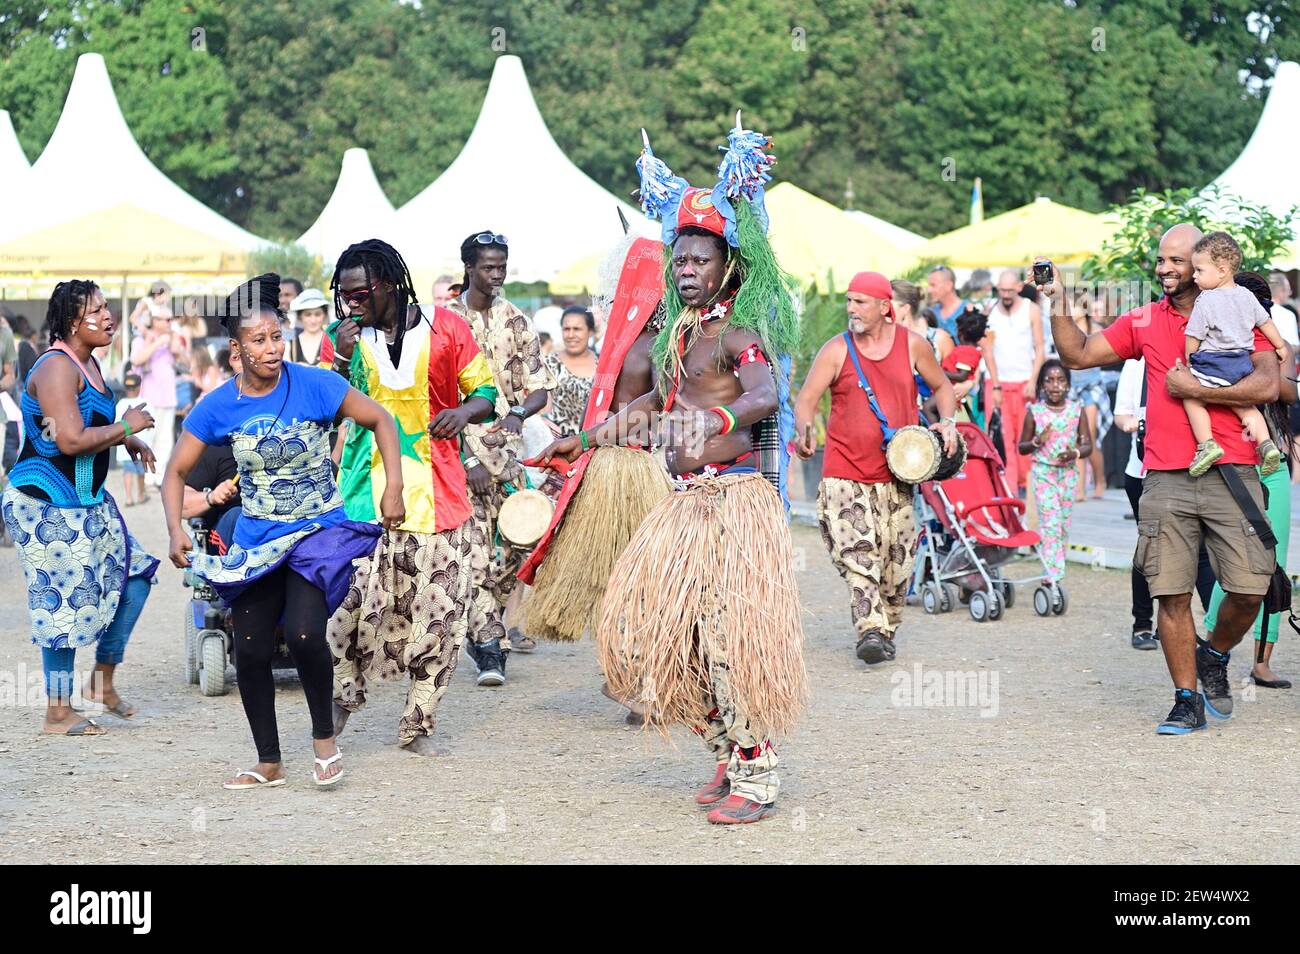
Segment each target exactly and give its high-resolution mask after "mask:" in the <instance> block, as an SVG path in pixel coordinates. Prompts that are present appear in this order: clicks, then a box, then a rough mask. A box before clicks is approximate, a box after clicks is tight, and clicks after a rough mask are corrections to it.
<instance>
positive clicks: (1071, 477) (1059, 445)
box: [1019, 358, 1092, 583]
mask: <svg viewBox="0 0 1300 954" xmlns="http://www.w3.org/2000/svg"><path fill="white" fill-rule="evenodd" d="M1019 449H1020V453H1022V454H1027V455H1029V456H1030V457H1031V458H1032V464H1031V467H1030V478H1031V481H1032V483H1033V487H1034V499H1035V501H1036V502H1037V504H1038V520H1039V533H1040V535H1041V536H1042V538H1043V547H1042V554H1043V562H1044V563H1045V564H1046V566H1047V577H1048V579H1049V580H1050V581H1051V582H1053V583H1056V582H1059V581H1060V580H1061V579H1062V578H1063V577H1064V576H1065V548H1066V545H1067V544H1068V543H1069V542H1070V514H1071V512H1072V511H1073V510H1074V500H1075V496H1074V495H1075V491H1076V490H1077V489H1078V486H1079V471H1078V468H1076V467H1075V464H1076V463H1077V462H1078V461H1079V460H1080V459H1081V458H1085V457H1087V456H1088V455H1089V454H1090V453H1092V432H1091V430H1090V429H1089V427H1088V419H1087V418H1086V417H1085V416H1084V414H1083V402H1082V401H1079V400H1074V399H1071V398H1070V372H1069V371H1068V370H1067V369H1066V367H1065V365H1063V364H1061V362H1060V361H1058V360H1057V359H1055V358H1051V359H1049V360H1047V361H1044V362H1043V366H1042V368H1041V369H1039V372H1038V385H1037V399H1036V400H1035V401H1034V402H1033V403H1032V404H1030V405H1029V407H1028V408H1026V413H1025V426H1024V427H1023V428H1022V429H1021V432H1020V448H1019Z"/></svg>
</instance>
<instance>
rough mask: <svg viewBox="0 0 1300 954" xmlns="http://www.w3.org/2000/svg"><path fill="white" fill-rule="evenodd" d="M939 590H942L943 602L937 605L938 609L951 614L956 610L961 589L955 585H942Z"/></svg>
mask: <svg viewBox="0 0 1300 954" xmlns="http://www.w3.org/2000/svg"><path fill="white" fill-rule="evenodd" d="M941 589H942V590H943V602H942V603H941V604H940V605H939V609H940V610H941V611H942V612H944V613H951V612H952V611H953V610H954V609H956V608H957V604H958V602H960V600H961V587H959V586H958V585H957V584H956V583H944V584H942V586H941Z"/></svg>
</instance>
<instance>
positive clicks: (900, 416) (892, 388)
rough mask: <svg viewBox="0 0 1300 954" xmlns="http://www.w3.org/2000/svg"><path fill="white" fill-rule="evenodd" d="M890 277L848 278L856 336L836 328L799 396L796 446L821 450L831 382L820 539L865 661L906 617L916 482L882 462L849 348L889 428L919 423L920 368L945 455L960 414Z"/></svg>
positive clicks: (805, 451) (808, 451)
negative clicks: (822, 407)
mask: <svg viewBox="0 0 1300 954" xmlns="http://www.w3.org/2000/svg"><path fill="white" fill-rule="evenodd" d="M891 294H892V292H891V288H890V285H889V280H888V279H887V278H885V276H884V275H881V274H880V273H879V272H859V273H858V274H857V275H855V276H854V277H853V281H852V282H850V283H849V290H848V294H847V295H846V296H845V297H846V300H847V308H848V314H849V322H848V326H849V333H850V336H851V337H852V344H851V345H850V344H848V343H847V342H846V341H845V338H844V336H843V335H836V336H835V337H834V338H832V339H831V340H830V341H828V342H826V344H824V345H822V349H821V351H819V352H818V353H817V357H816V359H814V361H813V363H812V367H811V368H809V369H808V375H807V377H805V378H804V383H803V388H802V389H801V390H800V391H799V397H798V398H797V399H796V401H795V411H794V415H795V434H796V450H797V452H798V454H799V456H800V457H803V458H805V459H807V458H809V457H811V456H812V455H813V452H814V451H816V449H817V444H816V439H815V438H814V437H813V418H814V417H815V416H816V414H817V405H818V404H819V403H820V402H821V398H822V395H823V394H825V393H826V390H827V388H829V389H830V392H831V415H830V420H829V421H828V422H827V425H826V454H825V458H824V462H823V464H822V482H821V488H820V489H819V491H818V495H817V512H818V519H819V521H820V523H821V529H822V539H824V540H825V541H826V546H827V548H828V549H829V550H830V554H831V560H832V561H833V562H834V564H835V568H836V569H837V570H839V572H840V576H842V577H844V579H845V581H846V582H847V583H848V584H849V590H850V592H851V594H852V601H853V602H852V606H851V611H852V615H853V628H854V630H855V631H856V633H857V636H858V645H857V656H858V658H859V659H861V660H862V661H863V662H865V663H878V662H883V661H885V660H889V659H893V658H894V655H895V648H894V633H895V632H896V631H897V629H898V625H899V623H900V622H901V621H902V615H903V604H904V602H905V601H906V599H907V586H908V580H909V578H910V576H911V573H912V545H913V543H914V542H915V540H916V528H915V527H914V525H913V520H912V487H911V485H909V484H903V483H900V482H899V481H897V480H895V479H894V475H893V474H892V473H890V470H889V467H888V465H887V464H886V463H885V446H884V445H885V434H884V431H883V430H882V428H881V425H880V421H879V419H878V418H877V417H876V414H875V412H874V411H873V410H872V409H871V405H870V403H869V401H868V400H867V394H866V391H864V390H863V389H862V387H861V386H860V385H859V383H858V372H857V368H856V367H855V365H854V363H853V356H852V355H851V354H850V353H849V350H848V349H849V347H852V348H854V349H856V352H857V357H858V363H859V364H861V366H862V372H863V373H864V374H865V375H866V377H867V380H868V382H869V383H870V384H871V389H872V391H873V392H874V393H875V396H876V402H877V404H878V405H879V408H880V410H881V412H882V413H883V414H884V416H885V420H886V421H887V423H888V426H889V427H891V428H895V429H897V428H900V427H905V426H907V425H909V424H915V423H917V419H918V418H917V410H916V405H917V391H916V377H915V376H916V375H920V377H921V379H922V380H923V381H925V383H926V384H928V385H929V386H930V388H931V389H932V390H933V392H934V396H935V400H936V402H937V404H938V407H939V413H940V415H941V420H940V421H939V423H937V424H934V425H932V428H933V429H934V430H935V431H937V432H938V433H939V435H940V437H941V438H942V439H943V443H944V447H945V448H946V450H947V452H948V453H950V454H951V453H953V452H954V451H955V449H956V441H957V431H956V428H955V427H954V426H953V415H954V414H955V413H956V410H957V398H956V395H955V394H954V393H953V390H952V384H951V383H950V382H949V381H948V378H947V377H946V376H945V375H944V373H943V370H942V369H941V368H940V367H939V363H938V361H936V360H935V357H934V350H933V349H932V348H931V347H930V345H929V343H928V342H927V341H926V340H925V339H924V338H922V337H921V336H920V335H918V334H914V333H913V332H911V331H909V330H908V329H907V328H905V327H904V326H903V325H900V324H896V323H895V322H894V315H893V306H892V305H891V304H890V296H891Z"/></svg>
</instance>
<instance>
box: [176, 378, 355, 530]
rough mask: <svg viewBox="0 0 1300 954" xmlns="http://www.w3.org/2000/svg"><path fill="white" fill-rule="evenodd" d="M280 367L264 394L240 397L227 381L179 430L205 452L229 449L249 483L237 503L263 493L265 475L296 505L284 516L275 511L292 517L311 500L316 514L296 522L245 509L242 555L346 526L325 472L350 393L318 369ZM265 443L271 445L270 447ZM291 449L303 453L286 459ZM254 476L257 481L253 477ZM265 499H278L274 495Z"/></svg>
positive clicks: (288, 504) (338, 499)
mask: <svg viewBox="0 0 1300 954" xmlns="http://www.w3.org/2000/svg"><path fill="white" fill-rule="evenodd" d="M281 367H282V368H283V372H282V373H281V375H280V381H279V383H278V384H277V385H276V386H275V390H273V391H271V392H270V393H269V394H266V395H263V396H262V397H249V396H248V395H247V394H245V395H241V394H240V393H239V390H238V388H237V379H232V380H230V381H227V382H226V383H225V384H223V385H221V386H220V387H218V388H216V389H215V390H213V391H211V392H209V393H208V394H206V395H204V396H203V397H202V398H201V399H200V400H199V402H198V403H197V404H195V405H194V409H193V410H191V411H190V413H189V414H188V415H186V417H185V422H184V428H185V430H187V431H189V432H190V433H191V434H193V435H194V436H195V437H196V438H198V439H199V440H200V441H202V442H203V443H204V444H208V445H214V444H216V445H219V444H230V445H232V447H233V448H234V450H235V458H236V461H237V463H238V464H239V470H240V475H241V477H242V478H247V479H246V480H244V481H243V482H242V483H241V486H240V492H241V495H244V496H247V494H249V493H250V492H252V491H253V490H254V489H256V488H257V487H258V486H261V485H263V484H264V480H263V476H264V475H266V476H274V475H276V474H279V475H280V476H283V477H284V478H286V479H285V480H284V481H282V482H281V483H282V484H284V485H286V486H288V487H289V488H290V492H296V493H298V494H299V498H301V499H298V498H294V497H289V498H288V499H287V500H286V501H284V506H285V507H286V508H287V509H284V510H282V509H280V508H279V506H277V513H289V512H292V511H293V508H294V506H295V505H296V504H298V503H301V502H302V500H303V499H308V498H310V499H312V500H314V504H313V506H314V507H315V508H316V510H315V511H314V512H313V513H312V514H311V515H310V516H306V517H304V518H303V519H299V520H288V519H280V520H268V519H265V518H259V517H256V516H254V515H252V514H250V513H249V509H250V508H249V506H248V505H247V504H246V505H245V509H244V515H243V516H242V517H240V519H239V523H238V524H237V525H236V528H235V539H234V542H235V543H236V544H238V545H239V546H240V547H242V548H243V549H246V550H247V549H252V548H253V547H256V546H259V545H261V544H263V543H267V542H269V541H271V540H274V539H276V538H278V537H282V536H285V535H286V534H289V533H294V532H297V531H298V530H301V529H303V528H304V527H306V526H308V525H310V524H316V525H318V526H321V527H332V526H335V525H337V524H340V523H342V522H344V521H345V520H346V519H347V514H346V512H345V511H344V510H343V505H342V504H343V501H342V498H341V497H340V496H339V493H338V490H337V487H336V486H335V485H334V478H333V475H332V474H328V475H327V472H328V470H329V431H330V429H331V428H332V427H333V425H334V420H335V418H337V417H338V413H339V408H340V407H342V405H343V398H344V397H345V396H346V395H347V393H348V382H347V381H346V380H344V379H343V377H342V376H341V375H338V374H335V373H334V372H333V371H325V370H322V369H320V368H312V367H306V366H303V365H298V364H292V363H290V362H287V361H286V362H285V363H284V364H282V365H281ZM281 435H283V436H285V437H286V440H285V441H284V442H283V443H280V442H278V441H275V440H274V439H275V438H277V437H278V436H281ZM267 438H271V439H272V440H271V441H270V442H269V443H268V442H267V441H266V440H265V439H267ZM290 441H293V442H294V446H295V447H296V448H300V452H298V453H288V452H286V448H287V447H288V445H289V443H290ZM298 442H301V444H300V443H298ZM268 447H269V450H268ZM272 451H274V452H275V453H272ZM281 461H283V470H281V469H280V462H281ZM254 470H258V471H260V472H261V473H259V474H258V475H256V477H255V476H254V475H253V473H252V472H253V471H254ZM270 493H273V494H276V495H277V496H279V495H280V491H279V489H278V488H274V489H272V490H271V491H270ZM300 512H301V511H300Z"/></svg>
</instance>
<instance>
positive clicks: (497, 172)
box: [395, 56, 658, 286]
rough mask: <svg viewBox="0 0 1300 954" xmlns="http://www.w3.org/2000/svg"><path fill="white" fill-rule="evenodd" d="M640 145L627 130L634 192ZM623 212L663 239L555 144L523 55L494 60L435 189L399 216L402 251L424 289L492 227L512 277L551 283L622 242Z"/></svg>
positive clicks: (636, 226) (636, 227) (641, 230)
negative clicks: (467, 243)
mask: <svg viewBox="0 0 1300 954" xmlns="http://www.w3.org/2000/svg"><path fill="white" fill-rule="evenodd" d="M640 148H641V142H640V139H639V138H638V134H637V131H636V130H635V129H629V130H628V147H627V168H628V182H629V189H631V188H632V184H633V180H634V175H635V174H634V172H633V168H632V164H633V162H634V160H635V159H636V156H637V154H638V152H639V151H640ZM618 209H622V211H623V214H624V215H625V216H626V217H627V219H628V222H629V223H631V226H632V229H633V231H635V232H637V233H638V234H642V235H647V236H653V235H656V234H658V233H657V230H656V229H655V227H653V226H652V225H651V224H650V223H649V221H648V220H647V219H646V218H645V217H644V216H643V215H641V213H640V212H639V211H638V210H637V209H635V208H633V207H632V206H631V205H629V204H628V203H626V202H622V201H620V200H619V199H617V198H615V197H614V196H613V195H610V193H608V192H606V191H605V190H604V188H602V187H601V186H600V185H598V184H597V183H596V182H595V181H594V180H592V179H591V178H590V177H588V176H587V175H586V173H584V172H583V171H582V170H581V169H579V168H578V167H577V166H575V165H574V164H573V163H572V162H570V161H569V159H568V157H567V156H565V154H564V152H563V151H562V150H561V149H560V147H559V146H558V145H556V143H555V140H554V139H552V138H551V134H550V131H549V130H548V129H547V128H546V122H545V120H543V119H542V114H541V113H540V112H539V111H538V109H537V104H536V102H534V100H533V93H532V90H531V89H530V88H529V86H528V79H527V77H526V76H525V75H524V65H523V63H522V62H521V61H520V59H519V57H517V56H501V57H498V58H497V61H496V66H495V67H494V68H493V70H492V80H491V82H490V83H489V84H488V91H487V96H486V97H485V98H484V100H483V109H482V111H481V112H480V113H479V117H478V121H477V122H475V124H474V129H473V131H472V132H471V133H470V136H469V140H468V141H467V142H466V143H465V147H464V148H463V149H462V150H461V151H460V155H458V156H457V157H456V159H455V161H454V162H452V164H451V165H450V166H448V167H447V170H446V171H445V172H444V173H443V174H442V175H441V176H439V177H438V178H437V179H435V180H434V182H433V183H432V184H431V185H429V186H428V187H427V188H425V189H424V191H423V192H421V193H420V194H419V195H417V196H416V197H415V198H413V199H412V200H411V201H410V202H408V203H407V204H406V205H404V206H402V208H401V209H399V210H398V213H397V216H398V231H397V242H396V243H395V244H396V245H397V248H398V249H399V250H400V251H401V252H402V254H403V256H405V258H406V260H407V262H408V263H409V264H410V266H411V271H412V272H413V273H415V274H416V275H417V276H419V277H418V278H417V281H419V282H420V285H421V286H422V285H423V284H424V281H423V279H424V278H427V277H429V276H431V275H433V274H434V273H436V272H439V271H449V272H453V273H459V272H460V269H461V265H460V243H461V242H462V241H463V240H464V238H465V236H467V235H469V234H470V233H472V232H474V231H476V230H481V229H491V230H493V231H495V232H497V233H498V234H501V235H505V236H506V238H507V239H508V241H509V243H510V266H509V280H511V281H524V282H531V281H547V280H549V279H550V278H552V277H553V276H554V275H555V274H556V273H557V272H559V271H560V270H561V269H563V268H564V267H565V266H567V265H570V264H572V263H573V262H574V261H577V260H578V259H581V258H582V257H583V256H586V255H592V254H595V253H598V252H600V251H602V250H604V249H607V248H609V247H610V246H612V245H613V244H614V243H615V242H617V241H618V240H619V238H620V237H621V236H622V235H623V228H622V226H621V225H620V223H619V219H618V212H617V210H618Z"/></svg>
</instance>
